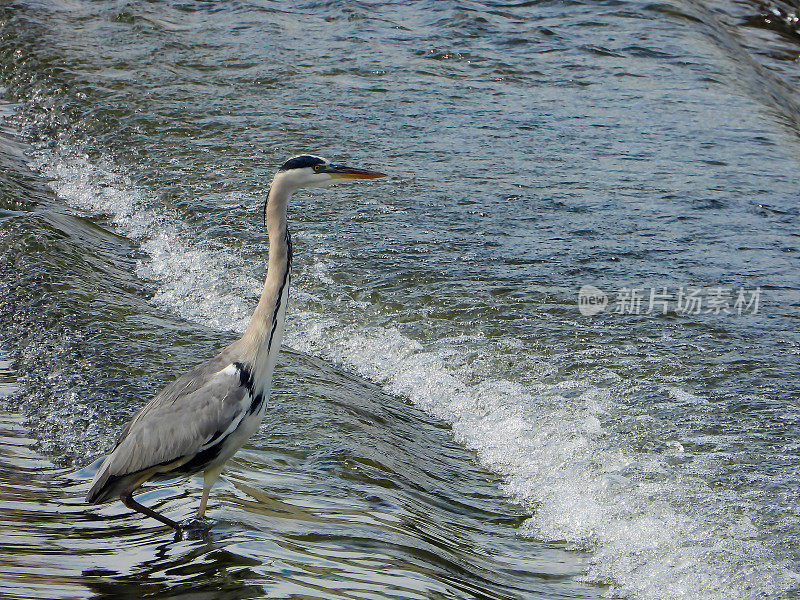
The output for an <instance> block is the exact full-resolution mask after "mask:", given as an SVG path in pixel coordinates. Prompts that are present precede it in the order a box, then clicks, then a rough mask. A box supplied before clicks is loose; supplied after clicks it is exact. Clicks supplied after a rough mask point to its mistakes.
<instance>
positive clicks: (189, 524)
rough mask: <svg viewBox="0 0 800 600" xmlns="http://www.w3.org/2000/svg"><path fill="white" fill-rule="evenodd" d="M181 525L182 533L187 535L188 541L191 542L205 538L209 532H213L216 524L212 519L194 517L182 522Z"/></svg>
mask: <svg viewBox="0 0 800 600" xmlns="http://www.w3.org/2000/svg"><path fill="white" fill-rule="evenodd" d="M180 525H181V533H183V534H184V535H186V539H190V540H191V539H197V538H202V537H205V536H206V535H207V534H208V532H209V531H211V527H212V526H213V525H214V522H213V521H212V520H211V519H205V518H201V517H192V518H191V519H186V520H184V521H181V523H180Z"/></svg>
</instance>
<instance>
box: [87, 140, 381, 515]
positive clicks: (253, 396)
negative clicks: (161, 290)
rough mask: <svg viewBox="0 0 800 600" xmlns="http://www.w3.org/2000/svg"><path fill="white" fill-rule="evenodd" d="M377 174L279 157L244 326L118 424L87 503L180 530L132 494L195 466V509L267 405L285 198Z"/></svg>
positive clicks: (284, 251) (278, 329)
mask: <svg viewBox="0 0 800 600" xmlns="http://www.w3.org/2000/svg"><path fill="white" fill-rule="evenodd" d="M378 177H384V174H383V173H378V172H377V171H368V170H365V169H356V168H352V167H345V166H343V165H335V164H331V163H330V162H329V161H328V160H326V159H324V158H320V157H318V156H311V155H307V154H304V155H300V156H295V157H293V158H290V159H289V160H287V161H286V162H285V163H284V164H283V165H282V166H281V168H280V169H279V170H278V172H277V173H276V174H275V177H274V178H273V180H272V185H271V187H270V190H269V193H268V194H267V200H266V204H265V207H264V221H265V223H266V226H267V234H268V236H269V253H268V261H267V277H266V281H265V282H264V289H263V291H262V292H261V298H260V299H259V301H258V305H257V306H256V308H255V311H254V312H253V317H252V319H251V321H250V324H249V326H248V327H247V329H246V331H245V332H244V334H243V335H242V337H241V338H240V339H238V340H237V341H235V342H233V343H232V344H231V345H230V346H228V347H227V348H225V349H224V350H223V351H222V352H220V353H219V354H218V355H217V356H215V357H214V358H212V359H210V360H207V361H206V362H204V363H202V364H200V365H198V366H197V367H195V368H194V369H192V370H191V371H189V372H188V373H186V374H184V375H182V376H181V377H179V378H178V379H177V380H175V381H174V382H172V383H171V384H169V385H168V386H167V387H165V388H164V389H163V390H161V392H159V393H158V394H157V395H156V396H155V397H154V398H152V399H151V400H150V401H149V402H148V403H147V404H145V405H144V406H143V407H142V409H141V410H140V411H139V412H138V413H137V414H136V416H134V417H133V419H131V420H130V422H128V424H127V425H125V426H124V427H123V428H122V430H121V431H120V433H119V434H118V436H117V439H116V445H115V447H114V450H113V451H112V452H111V453H110V454H109V455H108V456H107V457H106V458H105V460H104V461H103V463H102V464H101V465H100V467H99V469H98V470H97V473H96V474H95V476H94V479H93V480H92V483H91V487H90V489H89V493H88V494H87V496H86V501H87V502H88V503H90V504H101V503H104V502H108V501H111V500H114V499H117V498H119V499H120V500H122V502H123V504H124V505H125V506H127V507H128V508H130V509H132V510H135V511H138V512H140V513H143V514H145V515H148V516H150V517H152V518H154V519H157V520H159V521H161V522H162V523H164V524H165V525H169V526H170V527H173V528H175V529H176V530H178V531H180V528H181V526H180V525H179V524H178V523H177V522H175V521H173V520H172V519H169V518H167V517H165V516H164V515H161V514H159V513H157V512H156V511H154V510H153V509H151V508H148V507H146V506H143V505H142V504H140V503H139V502H137V501H136V500H134V498H133V492H134V491H136V490H137V489H138V488H139V487H140V486H141V485H142V484H143V483H145V482H146V481H150V480H153V481H157V480H160V479H161V480H163V479H167V478H172V477H174V476H176V475H189V474H192V473H199V472H200V471H202V472H203V495H202V498H201V500H200V509H199V511H198V517H199V518H202V517H203V515H204V514H205V510H206V505H207V503H208V495H209V492H210V491H211V488H212V486H213V485H214V482H215V481H216V479H217V477H218V476H219V474H220V472H221V471H222V468H223V466H224V464H225V462H226V461H227V460H228V459H230V458H231V457H232V456H233V455H234V454H235V453H236V452H237V450H239V448H241V446H242V445H243V444H244V443H245V441H247V439H248V438H249V437H250V436H251V435H252V434H253V433H255V431H256V430H257V429H258V427H259V425H260V424H261V421H262V419H263V418H264V414H265V411H266V405H267V399H268V398H269V393H270V388H271V384H272V371H273V369H274V367H275V361H276V358H277V356H278V351H279V349H280V345H281V339H282V338H283V330H284V324H285V321H286V304H287V299H288V294H289V279H290V277H291V268H292V242H291V237H290V235H289V229H288V227H287V222H286V207H287V203H288V200H289V197H290V196H291V195H292V193H293V192H294V191H295V190H297V189H300V188H307V187H315V186H322V185H326V184H330V183H334V182H337V181H341V180H343V179H375V178H378Z"/></svg>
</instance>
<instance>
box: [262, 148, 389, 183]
mask: <svg viewBox="0 0 800 600" xmlns="http://www.w3.org/2000/svg"><path fill="white" fill-rule="evenodd" d="M275 177H276V178H278V177H280V178H281V180H282V181H284V182H286V183H288V184H289V185H291V186H292V187H295V188H301V187H316V186H321V185H328V184H330V183H336V182H337V181H341V180H346V179H377V178H378V177H385V174H384V173H378V172H377V171H368V170H367V169H356V168H354V167H346V166H344V165H334V164H331V163H330V161H329V160H327V159H325V158H322V157H320V156H312V155H311V154H301V155H299V156H293V157H292V158H290V159H289V160H287V161H286V162H285V163H283V165H281V168H280V169H278V173H277V175H275Z"/></svg>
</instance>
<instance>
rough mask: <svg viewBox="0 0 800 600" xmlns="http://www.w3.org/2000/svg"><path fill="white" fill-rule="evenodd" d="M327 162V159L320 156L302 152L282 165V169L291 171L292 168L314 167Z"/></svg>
mask: <svg viewBox="0 0 800 600" xmlns="http://www.w3.org/2000/svg"><path fill="white" fill-rule="evenodd" d="M322 164H325V160H324V159H322V158H320V157H319V156H311V155H310V154H301V155H300V156H293V157H292V158H290V159H289V160H287V161H286V162H285V163H283V165H281V168H280V170H281V171H289V170H291V169H302V168H304V167H313V166H315V165H322Z"/></svg>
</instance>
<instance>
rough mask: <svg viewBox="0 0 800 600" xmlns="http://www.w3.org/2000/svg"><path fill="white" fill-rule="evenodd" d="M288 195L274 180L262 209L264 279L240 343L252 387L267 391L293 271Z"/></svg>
mask: <svg viewBox="0 0 800 600" xmlns="http://www.w3.org/2000/svg"><path fill="white" fill-rule="evenodd" d="M291 193H292V190H291V189H289V188H288V187H287V186H286V185H285V184H283V183H282V182H281V180H280V178H276V179H274V180H273V182H272V187H271V188H270V191H269V194H268V196H267V203H266V207H265V209H264V220H265V221H266V225H267V234H268V235H269V262H268V263H267V278H266V281H264V289H263V290H262V292H261V298H260V299H259V301H258V306H256V309H255V312H254V313H253V318H252V319H251V320H250V325H249V326H248V327H247V330H246V331H245V332H244V335H243V336H242V339H241V343H242V359H243V362H244V363H245V364H247V365H248V366H249V367H250V368H251V369H252V377H253V382H254V384H255V385H256V386H259V387H262V388H268V387H269V383H270V379H271V378H272V369H273V368H274V366H275V358H276V357H277V355H278V350H279V349H280V346H281V340H282V339H283V327H284V322H285V318H286V303H287V300H288V294H289V279H290V277H291V269H292V241H291V237H290V236H289V229H288V227H287V224H286V205H287V203H288V200H289V196H291Z"/></svg>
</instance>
